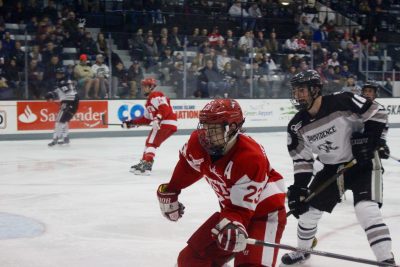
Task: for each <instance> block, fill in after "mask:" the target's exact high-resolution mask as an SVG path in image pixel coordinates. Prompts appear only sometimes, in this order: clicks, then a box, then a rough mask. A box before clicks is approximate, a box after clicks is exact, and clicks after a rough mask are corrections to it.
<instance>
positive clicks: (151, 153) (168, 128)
mask: <svg viewBox="0 0 400 267" xmlns="http://www.w3.org/2000/svg"><path fill="white" fill-rule="evenodd" d="M141 84H142V90H143V91H144V95H145V96H147V101H146V105H145V106H146V109H145V112H144V116H143V117H140V118H137V119H134V120H129V121H124V122H123V123H122V127H123V128H132V127H138V126H140V125H149V124H151V126H152V129H151V130H150V133H149V135H148V137H147V139H146V145H145V149H144V152H143V156H142V159H141V160H140V162H139V163H138V164H136V165H133V166H132V167H131V170H130V171H131V172H133V173H135V174H141V175H150V173H151V170H152V167H153V162H154V157H155V154H156V150H157V148H158V147H159V146H160V145H161V144H162V143H163V142H164V141H165V140H166V139H168V138H169V137H170V136H171V135H172V134H174V133H175V132H176V131H177V129H178V127H177V125H178V123H177V117H176V114H175V113H174V111H173V109H172V106H171V103H170V100H169V98H168V97H167V96H165V95H164V93H163V92H160V91H155V90H154V88H155V87H156V86H157V83H156V80H155V79H154V78H146V79H143V80H142V82H141Z"/></svg>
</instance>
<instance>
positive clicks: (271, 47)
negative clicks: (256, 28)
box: [265, 31, 280, 56]
mask: <svg viewBox="0 0 400 267" xmlns="http://www.w3.org/2000/svg"><path fill="white" fill-rule="evenodd" d="M279 49H280V48H279V42H278V40H277V39H276V32H275V31H271V33H270V34H269V39H267V40H266V41H265V52H267V53H270V54H271V55H272V56H274V55H275V54H276V53H278V52H279Z"/></svg>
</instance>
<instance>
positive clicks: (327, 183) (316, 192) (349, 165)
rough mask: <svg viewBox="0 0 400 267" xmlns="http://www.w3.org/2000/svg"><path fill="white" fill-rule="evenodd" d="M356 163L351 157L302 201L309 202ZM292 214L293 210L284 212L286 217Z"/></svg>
mask: <svg viewBox="0 0 400 267" xmlns="http://www.w3.org/2000/svg"><path fill="white" fill-rule="evenodd" d="M356 163H357V161H356V160H355V159H353V160H352V161H350V162H349V163H347V164H346V165H344V167H343V169H341V170H340V171H338V172H337V173H335V174H334V175H333V176H332V177H330V178H329V179H328V180H326V181H325V183H323V184H322V185H321V186H320V187H318V188H317V189H315V190H314V192H312V193H311V194H310V195H309V196H308V197H307V198H306V199H304V201H303V202H304V203H308V202H310V201H311V200H312V199H313V198H314V197H315V196H316V195H318V194H320V193H321V192H322V191H324V190H325V189H326V188H327V187H328V186H329V185H330V184H332V183H333V182H334V181H336V180H337V178H339V176H341V175H342V174H343V173H344V172H345V171H347V170H348V169H350V168H351V167H353V166H354V165H355V164H356ZM292 214H293V212H292V211H289V212H288V213H286V217H289V216H290V215H292Z"/></svg>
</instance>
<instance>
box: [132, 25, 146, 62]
mask: <svg viewBox="0 0 400 267" xmlns="http://www.w3.org/2000/svg"><path fill="white" fill-rule="evenodd" d="M143 46H144V37H143V29H142V28H139V29H138V30H137V31H136V33H135V34H134V35H133V36H132V38H131V39H130V40H129V48H130V54H131V57H132V59H133V60H142V59H143Z"/></svg>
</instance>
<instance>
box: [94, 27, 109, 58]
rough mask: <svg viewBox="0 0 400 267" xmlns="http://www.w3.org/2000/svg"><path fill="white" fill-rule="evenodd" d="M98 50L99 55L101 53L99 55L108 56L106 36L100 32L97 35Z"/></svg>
mask: <svg viewBox="0 0 400 267" xmlns="http://www.w3.org/2000/svg"><path fill="white" fill-rule="evenodd" d="M96 50H97V53H99V54H102V55H108V44H107V40H106V39H105V38H104V34H103V33H102V32H99V33H98V34H97V40H96Z"/></svg>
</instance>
